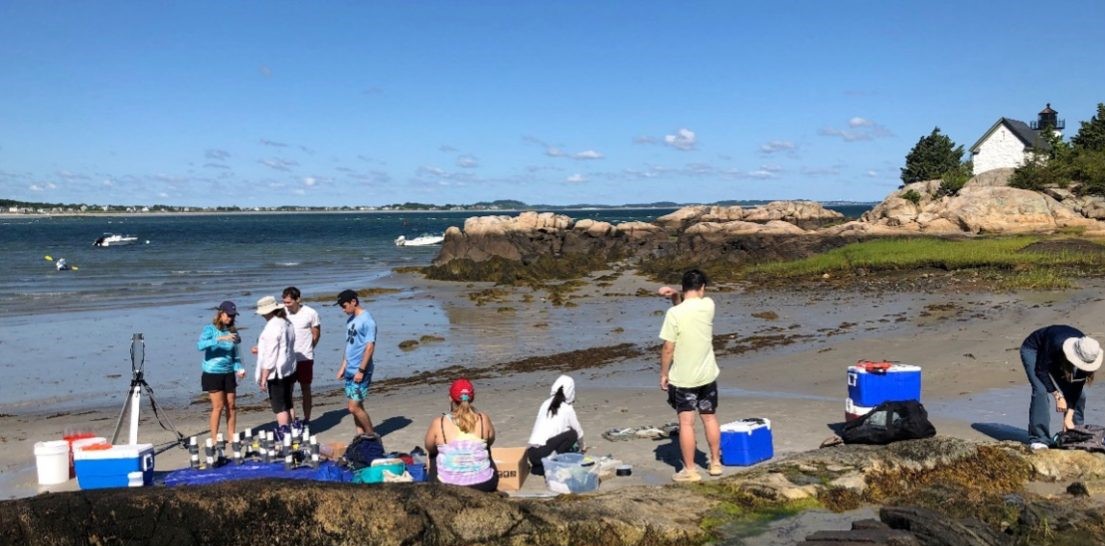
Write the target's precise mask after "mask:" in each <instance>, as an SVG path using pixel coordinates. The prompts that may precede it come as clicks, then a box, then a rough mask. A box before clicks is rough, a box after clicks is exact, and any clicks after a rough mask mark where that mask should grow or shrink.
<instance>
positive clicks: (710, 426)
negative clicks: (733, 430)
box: [702, 413, 721, 463]
mask: <svg viewBox="0 0 1105 546" xmlns="http://www.w3.org/2000/svg"><path fill="white" fill-rule="evenodd" d="M702 428H703V429H704V430H705V432H706V443H707V444H709V445H710V461H711V462H713V463H721V424H720V423H718V420H717V415H714V414H712V413H703V414H702Z"/></svg>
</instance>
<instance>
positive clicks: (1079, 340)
mask: <svg viewBox="0 0 1105 546" xmlns="http://www.w3.org/2000/svg"><path fill="white" fill-rule="evenodd" d="M1063 354H1065V355H1067V360H1069V361H1070V363H1071V364H1074V367H1075V368H1078V369H1079V370H1082V371H1084V372H1096V371H1097V369H1098V368H1100V367H1101V360H1102V357H1105V353H1103V352H1102V351H1101V344H1100V343H1098V342H1097V340H1096V339H1094V338H1092V337H1090V336H1085V337H1068V338H1067V339H1066V340H1065V341H1063Z"/></svg>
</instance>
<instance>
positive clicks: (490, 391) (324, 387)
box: [0, 273, 1105, 498]
mask: <svg viewBox="0 0 1105 546" xmlns="http://www.w3.org/2000/svg"><path fill="white" fill-rule="evenodd" d="M598 276H599V275H595V277H598ZM1081 285H1082V286H1081V287H1080V288H1077V289H1072V290H1067V291H1062V292H1046V293H1042V292H1029V293H1019V294H1017V293H1005V294H994V293H984V292H979V293H972V292H946V293H941V292H933V293H928V292H912V293H890V292H878V291H873V290H867V291H865V290H863V289H862V288H857V289H855V290H850V291H840V290H835V291H818V290H804V291H799V292H791V293H779V292H762V291H761V292H755V291H754V292H743V291H740V290H728V291H726V290H724V288H725V287H719V288H721V289H720V290H714V291H712V292H711V294H710V295H711V296H712V297H713V298H714V299H715V301H716V302H717V309H718V312H717V316H716V319H715V325H714V332H715V335H717V336H722V338H723V340H724V346H723V347H722V348H720V349H719V350H718V361H719V365H720V367H721V376H720V378H719V385H720V387H721V393H720V394H721V400H720V408H719V417H720V418H721V420H722V421H723V422H727V421H732V420H736V419H739V418H745V417H767V418H769V419H771V421H772V425H773V434H774V447H775V453H776V457H780V456H785V455H786V454H787V453H794V452H798V451H805V450H809V449H815V448H816V447H817V446H818V445H819V444H820V443H821V441H822V440H824V439H825V438H826V437H828V436H830V435H831V434H832V429H831V427H830V426H831V425H834V424H837V423H840V422H842V421H843V418H844V399H845V396H846V382H845V377H846V368H847V366H849V365H851V364H854V363H855V362H856V361H857V360H861V359H873V360H880V359H886V360H892V361H899V362H903V363H911V364H917V365H919V366H921V367H922V368H923V380H922V384H923V387H922V389H923V395H922V396H923V402H924V403H925V406H926V407H927V409H928V411H929V414H930V418H931V419H932V421H933V423H934V424H935V425H936V427H937V430H938V432H939V433H940V434H945V435H952V436H957V437H962V438H969V439H986V438H998V439H1014V440H1023V439H1024V432H1023V428H1024V425H1025V421H1026V420H1027V406H1028V386H1027V383H1026V381H1025V378H1024V371H1023V368H1021V364H1020V361H1019V358H1018V353H1017V348H1018V346H1019V345H1020V342H1021V341H1022V340H1023V338H1024V337H1025V336H1026V335H1027V334H1028V333H1029V332H1030V331H1031V330H1033V329H1035V328H1037V327H1040V326H1044V325H1047V324H1053V323H1069V324H1072V325H1074V326H1076V327H1079V328H1082V329H1083V330H1085V331H1086V332H1087V333H1089V334H1090V335H1095V336H1100V335H1102V334H1103V333H1105V332H1103V331H1101V330H1099V329H1097V328H1099V326H1098V325H1100V324H1103V323H1105V303H1103V301H1102V299H1101V298H1100V297H1098V294H1099V293H1100V290H1101V288H1102V287H1103V286H1105V283H1102V282H1101V281H1098V280H1084V281H1082V282H1081ZM380 286H382V287H388V286H392V287H397V288H402V289H401V290H400V291H398V292H395V293H389V294H382V295H380V296H378V297H375V298H373V299H371V300H370V301H367V302H366V308H367V309H368V310H369V311H371V312H372V313H373V314H374V315H375V316H376V318H377V320H378V321H379V322H380V337H379V347H380V349H379V351H380V355H381V356H380V358H379V360H378V362H377V370H378V371H377V376H376V381H377V383H376V385H374V388H373V394H372V395H371V396H370V399H369V401H368V402H367V404H366V407H367V408H368V410H369V413H370V415H371V416H372V419H373V422H374V423H375V425H376V426H377V428H378V431H379V432H380V433H381V434H382V435H383V439H384V444H385V447H386V448H387V449H388V450H396V451H409V450H410V449H411V448H413V447H414V446H416V445H421V444H422V439H423V436H424V434H425V432H426V427H427V425H428V423H429V422H430V420H431V419H432V418H433V417H434V416H436V415H438V414H440V413H441V412H443V411H446V410H447V409H448V399H447V392H446V391H447V384H448V382H449V381H451V380H452V379H454V378H455V376H454V375H453V374H452V373H426V374H424V375H421V376H418V379H417V380H415V381H411V380H404V379H402V378H404V377H410V376H412V375H414V374H418V373H419V372H424V371H427V370H434V369H440V368H442V367H444V366H443V365H442V364H444V365H449V364H455V365H458V366H461V367H464V368H469V369H470V372H467V373H466V375H471V376H473V377H476V379H475V380H474V383H475V385H476V389H477V395H476V405H477V407H478V408H479V409H481V410H482V411H485V412H487V413H488V414H489V415H490V416H491V418H492V420H493V421H494V423H495V426H496V429H497V440H496V443H495V445H497V446H505V447H510V446H523V445H525V441H526V439H527V438H528V436H529V433H530V428H531V427H532V424H533V419H534V413H535V412H536V409H537V407H538V405H539V404H540V402H541V401H542V400H543V399H544V398H545V397H546V396H547V395H548V387H549V385H550V384H551V383H552V381H553V380H554V379H555V378H556V376H557V375H558V374H559V373H561V372H562V371H563V372H565V373H570V374H571V375H572V376H573V377H574V378H575V379H576V383H577V393H578V394H577V402H576V411H577V412H578V414H579V417H580V420H581V422H582V424H583V426H584V429H585V441H586V443H587V445H588V446H589V447H590V453H591V454H595V455H607V454H609V455H612V456H613V457H616V458H618V459H620V460H622V461H624V462H626V463H628V464H630V465H632V466H633V475H632V476H630V477H619V478H614V479H610V480H607V481H604V482H603V483H602V486H601V489H602V490H610V489H613V488H620V487H627V486H632V485H640V484H652V485H662V484H668V483H671V482H670V477H671V474H672V473H673V472H674V471H675V470H676V467H675V464H676V461H677V460H678V448H677V446H675V445H673V443H672V441H671V440H670V439H662V440H648V439H634V440H628V441H618V442H612V441H608V440H605V439H603V438H602V436H601V434H602V432H603V431H605V430H607V429H611V428H621V427H632V426H641V425H663V424H665V423H669V422H672V421H674V420H675V414H674V412H673V411H672V410H671V409H670V408H669V407H668V406H667V405H666V403H665V397H664V395H663V393H662V392H661V391H660V390H659V387H658V367H659V365H658V359H659V353H658V340H657V337H656V336H657V333H658V331H659V325H660V322H661V320H662V317H661V315H662V313H663V311H664V309H666V308H667V305H668V304H667V302H666V300H664V299H663V298H660V297H658V296H644V295H636V294H638V293H643V292H640V291H642V290H643V291H648V292H650V293H652V292H654V291H655V288H656V287H657V285H656V284H655V283H652V282H649V281H647V280H645V279H642V278H640V277H636V276H633V275H630V274H628V273H625V274H622V275H620V276H618V278H617V279H615V280H614V281H613V282H612V283H611V284H610V285H609V286H603V287H599V286H597V284H591V283H589V284H587V285H585V286H583V287H582V288H580V289H579V290H577V291H576V292H574V293H573V294H572V296H571V299H570V302H571V303H572V304H574V305H572V306H553V305H552V304H551V303H550V302H548V301H545V300H544V299H543V298H542V292H534V291H532V290H530V289H528V288H513V289H504V291H503V292H502V293H499V294H498V295H497V296H496V297H495V300H494V301H492V302H489V303H484V304H482V305H480V304H478V303H477V302H476V301H474V298H470V297H469V294H473V293H476V292H479V291H481V290H485V289H487V288H489V285H480V284H459V283H439V282H434V281H427V280H424V279H421V278H420V277H415V276H410V275H399V274H396V275H392V276H390V277H388V278H386V279H384V280H383V281H381V283H380ZM239 299H240V301H241V302H246V301H250V302H251V301H252V299H247V298H245V297H242V298H239ZM239 305H240V306H243V304H242V303H239ZM195 307H196V309H194V310H192V311H193V314H197V315H198V316H199V317H200V318H199V319H197V320H198V322H196V321H193V322H194V324H192V323H188V324H185V325H183V326H181V325H180V321H174V320H171V318H170V317H165V316H163V315H164V314H165V313H166V312H165V311H164V310H161V311H159V310H158V309H157V308H151V309H147V310H141V309H140V310H137V311H135V313H134V314H133V315H132V316H131V317H129V318H124V317H113V320H115V321H116V322H115V323H114V324H113V325H112V327H111V331H112V332H113V335H112V339H111V340H110V342H109V341H107V340H106V337H105V329H104V327H103V325H102V324H99V323H98V322H97V321H95V320H71V317H67V316H66V315H64V314H57V315H41V316H38V317H35V319H34V320H17V319H12V318H8V319H5V320H6V321H7V322H6V323H5V324H4V325H3V326H5V327H6V328H5V332H6V334H5V339H4V341H3V343H2V345H3V346H4V347H5V349H6V350H7V351H9V353H10V352H11V351H16V354H22V353H20V351H27V352H30V353H34V352H35V351H46V352H49V351H55V352H56V351H59V350H60V349H57V348H56V347H55V346H56V345H57V344H58V343H59V342H60V341H62V339H61V337H60V336H56V337H55V334H53V333H51V334H48V335H47V336H46V337H45V338H43V332H44V331H46V332H52V331H54V330H57V328H53V329H51V328H50V326H59V325H61V326H64V330H65V339H68V340H76V341H77V343H79V344H82V345H84V347H83V353H82V354H87V355H88V356H85V357H83V358H87V359H94V358H111V359H114V360H115V361H118V367H119V372H117V373H119V374H126V373H128V372H129V362H128V361H127V359H126V358H124V353H125V352H126V348H127V347H128V346H129V335H130V330H131V329H133V328H138V327H141V326H145V327H146V329H145V330H144V331H145V333H146V338H147V344H148V345H152V344H154V343H155V341H154V340H159V339H161V338H166V339H167V338H170V337H171V338H172V339H177V338H179V340H178V341H173V342H172V343H171V344H170V345H171V348H169V349H166V348H165V347H164V343H166V342H161V343H162V345H160V346H159V351H162V352H161V353H160V354H166V353H167V354H171V355H172V361H173V366H174V367H180V368H181V369H182V370H181V371H180V374H181V377H185V378H186V379H180V380H176V379H174V381H181V382H182V383H184V384H182V385H181V386H180V389H181V391H182V392H186V391H188V389H192V387H190V386H189V384H188V382H189V381H190V382H192V383H195V386H194V389H192V391H191V394H190V396H189V397H188V398H190V401H189V400H186V399H182V397H181V396H166V397H165V398H166V399H165V400H161V399H160V392H162V390H168V391H172V390H173V389H172V388H168V389H162V385H160V384H159V383H158V381H159V380H160V379H161V378H162V377H164V375H154V374H152V373H151V375H150V380H151V385H152V386H154V388H155V389H156V390H157V392H158V393H159V401H160V402H162V405H163V407H164V410H165V412H166V413H167V414H168V415H169V416H170V417H171V419H172V420H173V422H174V423H175V424H176V426H177V428H178V429H179V430H180V431H181V432H183V433H184V434H185V435H201V436H200V438H201V441H202V438H203V437H204V435H205V431H206V421H207V416H208V405H207V402H206V400H205V399H203V398H202V397H201V396H200V395H201V393H199V392H198V390H199V388H198V376H199V363H198V356H196V355H195V354H194V353H195V350H194V336H195V335H196V332H198V330H199V329H200V328H201V327H202V324H203V320H206V318H207V317H206V311H204V310H203V308H202V306H200V305H199V304H196V306H195ZM243 307H244V306H243ZM320 311H321V312H323V324H324V326H323V343H321V344H320V356H319V357H318V360H319V364H317V366H318V368H317V371H316V375H315V392H316V393H318V394H316V407H315V412H314V413H315V416H314V420H313V422H312V430H313V431H314V432H315V433H317V434H319V435H320V438H322V439H323V440H324V441H327V442H339V441H348V439H349V438H351V437H352V435H353V424H352V420H351V419H350V418H349V417H348V415H347V413H346V411H345V409H344V398H343V397H342V395H341V392H340V387H339V384H338V382H337V381H335V380H334V379H333V375H332V374H333V372H334V370H335V368H336V366H337V360H336V356H335V355H336V354H337V351H338V350H340V341H341V340H340V339H339V336H338V335H335V332H336V331H337V330H336V325H337V324H338V323H339V322H338V321H339V320H340V317H339V315H338V314H337V311H335V310H334V308H325V309H322V308H321V306H320ZM170 314H172V313H170ZM159 317H160V318H159ZM189 320H191V319H189ZM245 324H249V325H250V326H253V327H254V329H253V330H247V331H246V332H245V333H243V337H245V338H246V339H247V340H250V339H251V338H252V336H255V335H256V333H257V332H259V330H260V328H259V324H253V323H249V322H246V323H245ZM172 328H175V329H176V330H174V331H168V330H171V329H172ZM161 329H165V330H166V331H164V332H162V331H159V330H161ZM193 330H195V332H193ZM116 333H117V334H119V335H118V336H115V335H114V334H116ZM170 334H171V335H170ZM422 335H434V336H439V337H441V338H443V340H441V341H433V340H427V341H426V342H425V343H421V344H419V345H418V346H416V348H414V349H413V350H408V351H403V350H400V349H399V348H398V344H399V343H400V342H401V341H404V340H408V339H415V340H417V339H420V336H422ZM116 337H118V339H115V338H116ZM190 344H191V347H190V348H189V345H190ZM109 345H110V348H109ZM50 347H54V348H52V349H51V348H50ZM51 354H54V353H51ZM148 354H150V357H149V358H152V356H153V355H152V354H151V353H148ZM61 364H64V366H61ZM246 364H247V368H248V369H249V370H250V374H251V375H252V369H253V364H254V363H253V361H252V359H251V358H247V360H246ZM82 365H83V363H82V362H81V358H73V359H72V360H70V361H69V362H62V363H57V362H52V363H51V362H47V363H46V364H44V365H43V367H42V370H43V375H38V376H35V377H31V378H30V379H29V380H34V381H45V380H47V379H46V377H47V376H48V373H47V372H50V373H52V372H54V371H56V370H58V369H64V368H66V367H68V368H71V369H72V372H73V373H71V374H69V376H68V377H69V379H65V380H61V379H58V380H56V381H57V382H58V384H59V387H58V388H57V389H55V390H54V391H42V390H40V391H39V392H42V393H46V392H52V394H49V395H42V396H39V397H38V398H36V399H28V400H25V401H24V402H22V403H20V404H18V405H10V404H9V405H8V406H5V410H4V413H3V415H2V416H0V443H2V444H3V445H4V447H5V449H4V450H3V452H4V455H3V456H2V457H0V497H2V498H14V497H24V496H30V495H34V494H36V493H39V492H42V491H45V490H47V489H48V490H51V491H58V490H72V489H75V488H76V483H75V481H73V480H71V481H70V482H68V483H67V484H63V485H62V486H56V487H49V488H43V487H40V486H38V485H37V484H36V479H35V466H34V456H33V446H34V443H35V442H36V441H41V440H49V439H56V438H60V436H61V435H62V432H63V430H65V429H66V428H67V427H84V428H87V429H90V430H91V431H92V432H95V433H96V434H98V435H103V436H110V435H111V432H112V429H113V428H114V424H115V418H116V416H117V414H118V411H119V408H120V405H121V403H122V397H121V395H120V396H116V397H114V398H112V397H111V396H107V395H104V396H99V395H97V396H93V397H89V396H80V392H81V391H80V381H79V379H80V377H81V376H80V369H81V367H82ZM157 373H158V374H162V371H158V372H157ZM73 378H76V381H75V380H74V379H73ZM17 379H18V378H17ZM114 380H115V381H117V382H118V384H119V390H120V391H123V393H122V394H125V389H126V384H127V381H126V377H123V376H120V377H118V378H116V379H114ZM20 385H21V384H20V383H19V382H18V381H15V382H12V381H9V382H6V384H5V386H4V396H3V398H4V399H12V398H16V397H17V396H16V394H17V393H19V392H23V391H22V390H20V389H25V388H26V386H25V385H24V386H20ZM70 391H75V392H70ZM1096 391H1097V389H1091V390H1090V391H1089V393H1090V394H1089V396H1090V399H1089V403H1088V404H1087V421H1088V422H1102V419H1103V418H1105V409H1102V406H1101V404H1100V396H1099V395H1097V394H1096ZM239 393H240V395H241V396H242V397H241V398H240V400H241V402H240V407H241V413H240V414H239V419H238V427H239V429H240V430H241V429H244V428H246V427H253V428H255V429H256V428H258V427H262V428H263V427H268V426H271V424H272V415H271V413H270V412H269V410H268V407H267V403H266V401H265V400H263V399H262V398H261V397H260V396H259V395H258V393H257V392H256V388H255V387H254V386H253V385H251V384H246V385H242V386H240V387H239ZM25 398H29V397H25ZM74 398H77V399H79V401H80V402H82V403H81V404H77V403H76V401H75V400H74ZM62 401H64V402H68V404H61V405H60V406H59V405H58V404H59V403H60V402H62ZM144 402H145V401H144ZM59 407H63V408H64V409H59ZM142 417H143V420H142V423H141V425H140V433H139V437H140V440H141V441H142V442H150V443H154V444H160V443H164V442H166V441H169V440H171V439H172V436H171V435H170V434H168V433H166V432H164V431H162V430H161V429H160V428H159V427H158V426H157V423H156V421H155V420H154V419H153V415H152V412H150V411H149V406H148V404H147V405H144V406H143V411H142ZM1054 422H1055V423H1057V422H1058V420H1057V419H1055V420H1054ZM697 432H698V436H699V450H700V459H701V462H702V463H704V462H705V455H704V451H703V450H704V449H705V439H704V437H703V436H702V431H701V427H699V429H698V431H697ZM186 466H187V453H186V452H185V451H184V450H182V449H178V448H172V449H169V450H168V451H165V452H164V453H162V454H160V455H158V457H157V471H158V472H164V471H170V470H173V469H176V468H181V467H186ZM740 471H741V469H740V467H728V468H727V469H726V473H727V474H728V473H734V472H740ZM544 493H545V488H544V484H543V482H542V480H540V479H539V478H537V479H535V478H532V477H531V478H530V479H529V480H528V481H527V482H526V483H525V486H524V487H523V489H522V490H521V491H520V492H519V493H518V494H519V495H531V496H536V495H542V494H544Z"/></svg>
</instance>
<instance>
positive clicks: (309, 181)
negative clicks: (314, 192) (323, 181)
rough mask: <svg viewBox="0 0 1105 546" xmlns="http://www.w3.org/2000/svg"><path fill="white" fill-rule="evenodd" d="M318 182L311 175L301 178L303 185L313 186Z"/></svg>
mask: <svg viewBox="0 0 1105 546" xmlns="http://www.w3.org/2000/svg"><path fill="white" fill-rule="evenodd" d="M317 184H318V179H317V178H315V177H313V176H306V177H304V178H303V185H304V186H307V187H308V188H313V187H315V185H317Z"/></svg>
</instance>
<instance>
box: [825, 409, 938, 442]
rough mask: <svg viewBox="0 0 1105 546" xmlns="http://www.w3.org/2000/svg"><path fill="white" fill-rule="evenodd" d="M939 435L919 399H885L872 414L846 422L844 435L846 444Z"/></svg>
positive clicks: (895, 440)
mask: <svg viewBox="0 0 1105 546" xmlns="http://www.w3.org/2000/svg"><path fill="white" fill-rule="evenodd" d="M935 435H936V427H934V426H932V423H930V422H929V416H928V412H927V411H925V406H923V405H921V403H920V402H918V401H916V400H907V401H904V402H883V403H881V404H879V405H878V406H876V407H875V409H873V410H871V412H870V413H868V414H867V415H864V416H863V417H860V418H859V419H856V420H855V421H848V422H847V423H844V430H843V431H842V432H841V433H840V437H841V438H842V439H843V440H844V443H846V444H874V445H884V444H889V443H890V442H897V441H898V440H916V439H918V438H930V437H932V436H935Z"/></svg>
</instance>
